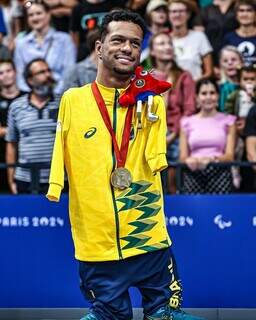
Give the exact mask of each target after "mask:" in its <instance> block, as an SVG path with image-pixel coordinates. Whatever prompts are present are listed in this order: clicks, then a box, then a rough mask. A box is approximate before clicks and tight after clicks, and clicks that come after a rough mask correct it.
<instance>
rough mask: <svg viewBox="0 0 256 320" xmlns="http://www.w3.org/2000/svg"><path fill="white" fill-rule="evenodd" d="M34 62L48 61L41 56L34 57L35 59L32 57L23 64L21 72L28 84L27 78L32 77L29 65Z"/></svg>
mask: <svg viewBox="0 0 256 320" xmlns="http://www.w3.org/2000/svg"><path fill="white" fill-rule="evenodd" d="M35 62H44V63H45V64H47V65H48V63H47V62H46V60H45V59H43V58H36V59H33V60H31V61H30V62H29V63H28V64H27V65H26V66H25V69H24V72H23V76H24V78H25V80H26V82H27V84H28V85H29V83H28V79H29V78H31V77H32V72H31V66H32V64H34V63H35Z"/></svg>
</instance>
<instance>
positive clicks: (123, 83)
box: [97, 64, 131, 89]
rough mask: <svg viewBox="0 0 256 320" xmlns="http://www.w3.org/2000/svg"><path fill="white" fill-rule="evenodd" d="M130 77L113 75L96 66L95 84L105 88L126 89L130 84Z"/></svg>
mask: <svg viewBox="0 0 256 320" xmlns="http://www.w3.org/2000/svg"><path fill="white" fill-rule="evenodd" d="M130 79H131V75H122V74H121V75H120V74H117V75H114V74H110V73H109V72H107V70H105V69H104V71H103V70H102V69H101V66H100V64H99V65H98V73H97V82H98V83H99V84H101V85H103V86H104V87H107V88H116V89H119V88H127V87H128V85H129V83H130Z"/></svg>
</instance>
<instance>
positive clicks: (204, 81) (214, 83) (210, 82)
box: [196, 77, 220, 94]
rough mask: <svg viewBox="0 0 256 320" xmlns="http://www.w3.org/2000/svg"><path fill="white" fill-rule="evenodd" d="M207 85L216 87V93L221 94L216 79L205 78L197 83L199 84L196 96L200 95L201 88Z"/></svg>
mask: <svg viewBox="0 0 256 320" xmlns="http://www.w3.org/2000/svg"><path fill="white" fill-rule="evenodd" d="M205 84H206V85H207V84H212V85H213V86H214V88H215V90H216V92H217V93H219V92H220V90H219V86H218V84H217V82H216V80H215V78H213V77H209V78H203V79H200V80H198V81H197V83H196V94H198V93H199V91H200V89H201V87H202V86H203V85H205Z"/></svg>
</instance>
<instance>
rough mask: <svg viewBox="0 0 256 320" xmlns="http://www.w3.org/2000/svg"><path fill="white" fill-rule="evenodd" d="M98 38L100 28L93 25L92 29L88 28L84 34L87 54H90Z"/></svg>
mask: <svg viewBox="0 0 256 320" xmlns="http://www.w3.org/2000/svg"><path fill="white" fill-rule="evenodd" d="M99 39H100V29H99V28H98V27H95V28H94V29H90V30H89V31H88V32H87V35H86V45H87V48H88V50H89V54H91V53H92V52H93V51H94V50H95V42H96V41H97V40H99Z"/></svg>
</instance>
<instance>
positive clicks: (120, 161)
mask: <svg viewBox="0 0 256 320" xmlns="http://www.w3.org/2000/svg"><path fill="white" fill-rule="evenodd" d="M92 92H93V95H94V98H95V100H96V102H97V105H98V108H99V111H100V113H101V116H102V119H103V121H104V123H105V126H106V127H107V129H108V131H109V133H110V135H111V137H112V142H113V146H114V153H115V157H116V162H117V168H119V167H123V168H124V165H125V161H126V157H127V153H128V147H129V140H130V131H131V125H132V114H133V108H131V107H130V108H128V111H127V113H126V117H125V124H124V131H123V135H122V142H121V148H120V149H119V147H118V143H117V140H116V136H115V132H114V130H113V128H112V125H111V120H110V117H109V114H108V110H107V107H106V104H105V102H104V100H103V98H102V95H101V93H100V90H99V88H98V86H97V83H96V82H95V81H94V82H93V83H92Z"/></svg>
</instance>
